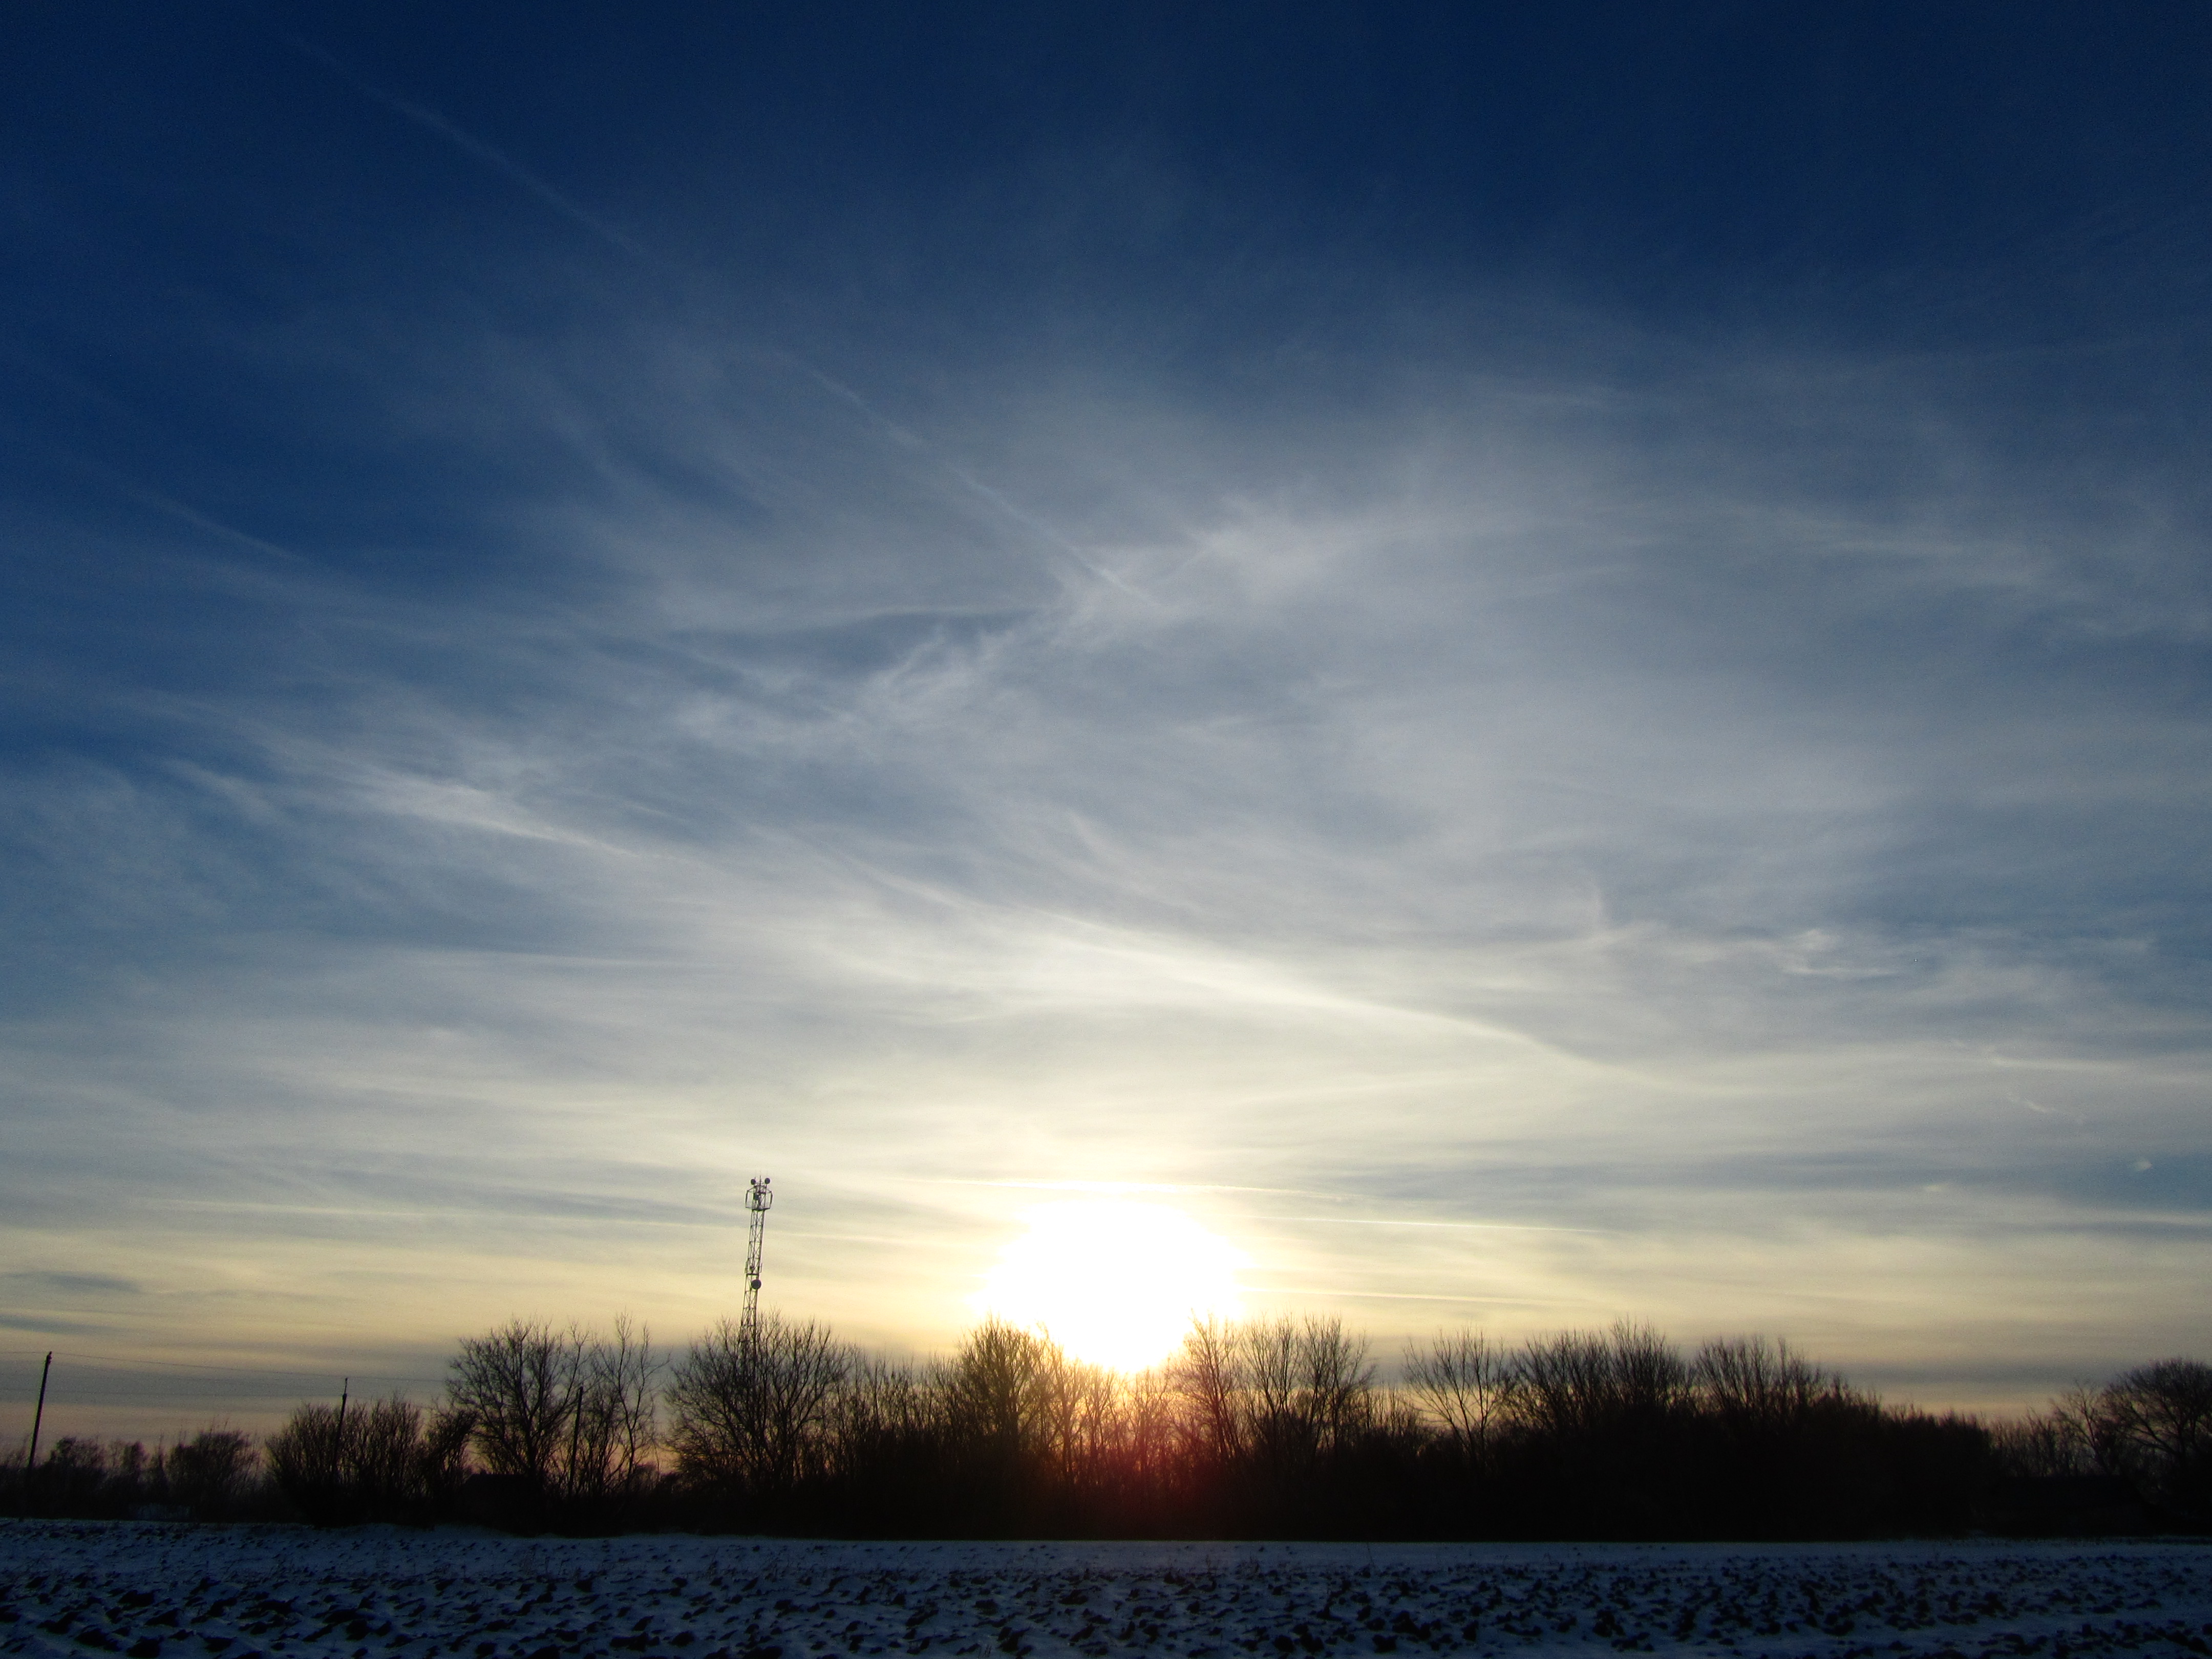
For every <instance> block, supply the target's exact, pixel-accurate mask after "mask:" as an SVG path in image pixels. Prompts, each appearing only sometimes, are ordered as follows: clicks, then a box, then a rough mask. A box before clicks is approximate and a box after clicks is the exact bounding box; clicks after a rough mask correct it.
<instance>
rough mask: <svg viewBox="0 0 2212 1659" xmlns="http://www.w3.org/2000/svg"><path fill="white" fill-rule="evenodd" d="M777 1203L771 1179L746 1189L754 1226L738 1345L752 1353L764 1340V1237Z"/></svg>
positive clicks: (747, 1245) (749, 1232) (749, 1242)
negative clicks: (762, 1279) (761, 1283)
mask: <svg viewBox="0 0 2212 1659" xmlns="http://www.w3.org/2000/svg"><path fill="white" fill-rule="evenodd" d="M773 1203H775V1194H774V1193H771V1192H770V1191H769V1189H768V1177H767V1176H754V1177H753V1180H752V1185H751V1186H750V1187H748V1188H745V1208H746V1209H747V1210H748V1211H750V1212H751V1214H752V1225H751V1226H750V1228H749V1229H748V1230H747V1231H746V1233H745V1311H744V1317H743V1318H742V1319H740V1320H739V1321H738V1346H739V1347H740V1348H741V1349H743V1350H744V1352H746V1353H748V1354H750V1353H751V1352H752V1351H753V1345H754V1344H755V1343H757V1342H758V1341H759V1340H760V1280H761V1238H762V1236H763V1234H765V1233H766V1232H767V1231H768V1209H769V1205H771V1204H773Z"/></svg>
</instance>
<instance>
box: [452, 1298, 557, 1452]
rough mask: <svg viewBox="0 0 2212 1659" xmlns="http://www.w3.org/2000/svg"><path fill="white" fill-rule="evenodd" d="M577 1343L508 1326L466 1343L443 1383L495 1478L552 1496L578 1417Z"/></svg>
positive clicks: (547, 1331)
mask: <svg viewBox="0 0 2212 1659" xmlns="http://www.w3.org/2000/svg"><path fill="white" fill-rule="evenodd" d="M581 1346H582V1345H581V1340H580V1338H579V1337H578V1336H577V1335H576V1334H574V1331H573V1328H572V1330H571V1331H570V1332H569V1333H567V1334H563V1333H562V1332H558V1331H556V1330H554V1329H553V1328H552V1327H551V1326H550V1325H544V1324H539V1323H538V1322H534V1321H529V1320H521V1319H515V1320H510V1321H508V1322H507V1324H505V1325H503V1326H501V1328H499V1329H498V1330H495V1331H494V1332H492V1333H491V1334H489V1335H488V1336H476V1337H467V1338H464V1339H463V1340H462V1342H461V1351H460V1352H459V1355H457V1356H456V1357H455V1358H454V1359H453V1364H452V1367H451V1370H452V1371H453V1375H452V1376H451V1377H450V1378H449V1379H448V1380H447V1384H446V1393H447V1398H448V1399H449V1400H450V1401H451V1402H452V1404H453V1407H455V1408H456V1409H457V1410H460V1411H465V1412H467V1413H470V1415H471V1418H472V1419H474V1421H475V1430H474V1433H475V1438H476V1446H477V1450H478V1451H479V1452H481V1453H482V1454H483V1459H484V1462H486V1463H487V1464H488V1465H489V1467H490V1468H491V1471H492V1473H493V1474H512V1475H520V1476H521V1477H522V1478H523V1479H525V1480H528V1481H529V1482H530V1483H531V1485H532V1487H533V1488H535V1489H536V1490H538V1491H539V1492H551V1491H552V1490H553V1489H554V1486H555V1480H556V1472H557V1470H558V1468H559V1467H560V1464H561V1461H562V1455H563V1453H564V1452H565V1450H566V1449H567V1445H568V1435H569V1425H570V1421H571V1419H572V1418H573V1417H574V1413H575V1405H576V1393H577V1389H578V1383H579V1378H578V1371H579V1370H580V1359H581V1355H580V1352H579V1351H580V1347H581Z"/></svg>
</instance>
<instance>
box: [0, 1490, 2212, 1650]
mask: <svg viewBox="0 0 2212 1659" xmlns="http://www.w3.org/2000/svg"><path fill="white" fill-rule="evenodd" d="M1531 1648H1541V1649H1544V1650H1552V1651H1558V1652H1583V1653H1588V1654H1589V1655H1592V1656H1596V1655H1599V1654H1606V1653H1610V1652H1612V1651H1613V1650H1622V1651H1629V1652H1641V1653H1650V1652H1682V1653H1704V1654H1741V1655H1754V1654H1773V1655H1794V1654H1807V1655H1820V1656H1838V1659H1841V1656H1845V1655H1854V1656H1887V1655H1902V1656H1925V1659H1996V1656H2011V1655H2025V1654H2045V1653H2047V1654H2049V1655H2051V1656H2052V1659H2066V1656H2069V1655H2076V1654H2079V1655H2089V1654H2104V1653H2108V1652H2111V1651H2112V1650H2115V1649H2124V1650H2129V1651H2130V1652H2136V1651H2140V1652H2143V1653H2147V1654H2149V1655H2153V1656H2162V1655H2178V1654H2179V1653H2182V1652H2188V1653H2194V1654H2205V1655H2212V1547H2206V1546H2203V1545H2197V1544H2190V1543H2110V1542H2104V1543H2088V1544H2082V1543H2053V1544H2045V1543H2033V1544H2021V1543H2004V1542H1987V1541H1975V1542H1970V1543H1942V1544H1881V1545H1831V1546H1769V1547H1746V1546H1729V1545H1700V1546H1671V1547H1670V1546H1654V1547H1631V1546H1617V1545H1616V1546H1604V1547H1574V1546H1565V1545H1560V1546H1527V1545H1518V1546H1498V1545H1421V1546H1408V1545H1387V1546H1386V1545H1377V1546H1376V1547H1374V1548H1373V1549H1371V1550H1370V1549H1368V1548H1366V1547H1363V1546H1358V1545H1325V1544H1307V1545H1283V1544H1267V1545H1260V1544H928V1543H913V1544H896V1543H884V1544H848V1543H808V1542H803V1541H801V1542H793V1541H763V1540H751V1539H709V1538H690V1537H635V1538H618V1539H606V1540H573V1539H557V1540H549V1539H535V1540H532V1539H517V1538H505V1537H496V1536H492V1535H489V1534H477V1533H471V1532H458V1531H441V1532H435V1533H406V1532H400V1531H396V1530H392V1529H389V1528H366V1529H362V1530H359V1531H353V1532H342V1533H313V1532H307V1531H302V1530H298V1529H295V1528H281V1527H236V1528H212V1527H207V1528H188V1527H181V1526H142V1525H128V1524H122V1523H100V1522H0V1651H3V1652H5V1653H8V1654H21V1655H33V1656H49V1655H51V1656H58V1655H63V1654H68V1655H70V1656H72V1659H84V1656H85V1653H86V1650H88V1649H90V1650H97V1651H105V1652H114V1653H119V1654H124V1655H129V1656H135V1659H253V1656H256V1655H265V1656H276V1659H384V1656H387V1655H391V1656H398V1659H441V1656H443V1659H574V1656H588V1655H597V1654H605V1655H609V1656H614V1655H619V1654H635V1655H638V1656H659V1659H746V1656H751V1659H769V1656H782V1659H805V1656H809V1655H813V1654H855V1655H859V1654H888V1653H909V1654H922V1653H929V1654H938V1655H945V1656H951V1655H968V1654H973V1655H981V1656H991V1655H995V1654H1000V1653H1006V1654H1011V1655H1016V1656H1019V1655H1023V1654H1030V1653H1035V1654H1039V1655H1057V1654H1062V1653H1079V1654H1083V1655H1086V1656H1091V1659H1101V1656H1118V1655H1125V1654H1137V1653H1146V1654H1150V1653H1163V1654H1170V1653H1171V1654H1179V1655H1194V1656H1210V1655H1218V1656H1222V1659H1234V1656H1240V1655H1244V1654H1258V1655H1262V1656H1272V1655H1276V1654H1281V1655H1285V1656H1289V1655H1294V1654H1300V1653H1304V1654H1355V1653H1356V1654H1373V1653H1393V1652H1395V1653H1404V1654H1413V1653H1425V1652H1438V1651H1442V1652H1477V1653H1496V1654H1508V1653H1516V1652H1520V1651H1522V1650H1528V1649H1531Z"/></svg>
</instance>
